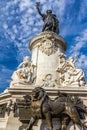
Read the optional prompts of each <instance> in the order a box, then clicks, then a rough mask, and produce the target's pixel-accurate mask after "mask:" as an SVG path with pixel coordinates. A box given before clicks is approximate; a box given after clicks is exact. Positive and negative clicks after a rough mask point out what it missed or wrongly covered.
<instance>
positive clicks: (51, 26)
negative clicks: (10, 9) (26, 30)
mask: <svg viewBox="0 0 87 130" xmlns="http://www.w3.org/2000/svg"><path fill="white" fill-rule="evenodd" d="M39 6H40V2H37V3H36V9H37V11H38V13H39V15H41V17H42V19H43V21H44V25H43V29H42V32H43V31H52V32H55V33H57V34H58V33H59V28H58V25H59V21H58V19H57V17H56V15H55V14H53V13H52V10H47V11H46V14H42V13H41V11H40V8H39Z"/></svg>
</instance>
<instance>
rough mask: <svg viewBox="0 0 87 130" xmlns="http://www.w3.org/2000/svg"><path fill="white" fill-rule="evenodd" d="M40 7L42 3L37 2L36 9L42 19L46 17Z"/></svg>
mask: <svg viewBox="0 0 87 130" xmlns="http://www.w3.org/2000/svg"><path fill="white" fill-rule="evenodd" d="M39 6H40V2H36V9H37V11H38V13H39V15H41V16H42V17H44V14H42V13H41V11H40V8H39Z"/></svg>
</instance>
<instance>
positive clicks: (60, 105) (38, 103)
mask: <svg viewBox="0 0 87 130" xmlns="http://www.w3.org/2000/svg"><path fill="white" fill-rule="evenodd" d="M58 94H59V96H58V97H57V98H56V99H54V100H51V99H50V98H49V96H48V94H47V93H46V91H45V90H44V89H43V88H41V87H37V88H35V89H34V90H32V94H31V105H30V107H31V113H32V117H31V119H30V122H29V125H28V127H27V128H26V130H31V129H32V126H33V124H34V122H35V121H36V120H37V119H43V118H45V119H46V122H47V130H53V124H52V118H53V117H57V118H60V121H61V128H60V130H66V129H67V126H68V124H69V122H70V121H71V120H72V121H73V122H74V123H76V124H78V125H79V126H80V127H81V129H82V128H84V127H85V125H84V124H83V123H82V122H81V121H80V119H81V118H82V119H83V118H84V116H83V114H81V113H86V110H85V108H84V107H83V106H82V105H81V100H80V99H78V98H76V99H75V98H73V96H68V95H67V94H61V93H60V92H59V93H58Z"/></svg>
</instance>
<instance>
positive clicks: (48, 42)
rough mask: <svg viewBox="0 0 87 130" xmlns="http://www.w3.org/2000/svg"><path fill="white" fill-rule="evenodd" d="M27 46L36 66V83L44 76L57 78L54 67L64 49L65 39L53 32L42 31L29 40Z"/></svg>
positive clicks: (55, 67) (40, 81)
mask: <svg viewBox="0 0 87 130" xmlns="http://www.w3.org/2000/svg"><path fill="white" fill-rule="evenodd" d="M29 47H30V50H31V53H32V64H35V65H36V67H37V70H36V84H41V83H42V81H43V80H44V79H45V78H52V79H54V80H58V79H59V75H58V73H57V72H56V69H57V66H58V65H59V64H60V58H59V55H60V54H61V53H64V51H65V50H66V42H65V40H64V39H63V38H62V37H60V36H58V35H57V34H55V33H53V32H43V33H41V34H39V35H37V36H36V37H34V38H33V39H32V40H31V41H30V44H29Z"/></svg>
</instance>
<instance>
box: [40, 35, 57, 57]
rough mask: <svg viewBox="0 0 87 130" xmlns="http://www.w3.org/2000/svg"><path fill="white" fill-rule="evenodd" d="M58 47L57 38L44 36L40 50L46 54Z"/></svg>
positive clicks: (51, 52)
mask: <svg viewBox="0 0 87 130" xmlns="http://www.w3.org/2000/svg"><path fill="white" fill-rule="evenodd" d="M57 49H58V47H57V44H56V40H55V38H53V37H50V36H47V37H44V38H42V41H41V43H40V50H41V51H42V52H44V53H45V54H46V55H48V56H49V55H51V54H53V53H55V52H56V51H57Z"/></svg>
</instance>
